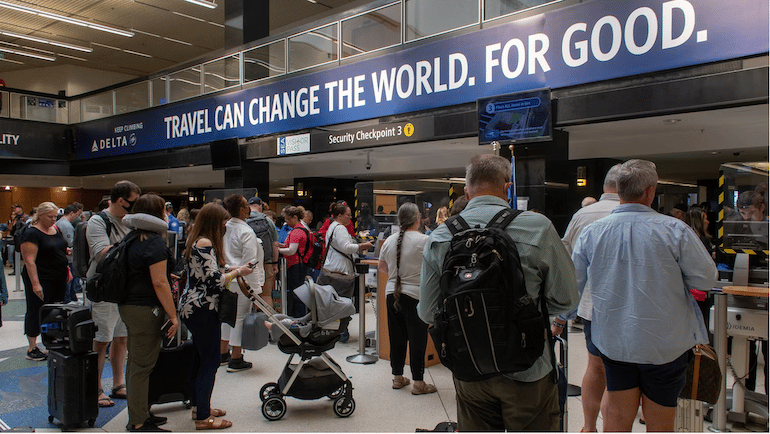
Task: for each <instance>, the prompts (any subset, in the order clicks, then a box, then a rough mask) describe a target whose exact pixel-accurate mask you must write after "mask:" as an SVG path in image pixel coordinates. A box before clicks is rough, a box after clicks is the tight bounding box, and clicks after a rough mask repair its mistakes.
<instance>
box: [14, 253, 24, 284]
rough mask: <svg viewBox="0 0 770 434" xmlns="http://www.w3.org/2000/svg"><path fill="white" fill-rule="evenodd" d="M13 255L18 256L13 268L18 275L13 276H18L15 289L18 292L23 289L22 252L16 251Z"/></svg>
mask: <svg viewBox="0 0 770 434" xmlns="http://www.w3.org/2000/svg"><path fill="white" fill-rule="evenodd" d="M13 255H14V257H15V258H16V259H15V260H14V261H13V268H14V271H15V273H16V275H15V276H13V277H15V278H16V289H15V291H16V292H20V291H22V289H21V252H17V251H14V252H13Z"/></svg>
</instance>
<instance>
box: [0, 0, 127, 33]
mask: <svg viewBox="0 0 770 434" xmlns="http://www.w3.org/2000/svg"><path fill="white" fill-rule="evenodd" d="M0 7H1V8H6V9H12V10H15V11H20V12H26V13H28V14H32V15H38V16H41V17H44V18H49V19H52V20H56V21H62V22H65V23H69V24H74V25H77V26H82V27H88V28H91V29H95V30H101V31H103V32H109V33H113V34H115V35H120V36H126V37H129V38H130V37H132V36H134V33H133V32H128V31H126V30H123V29H118V28H116V27H110V26H105V25H103V24H97V23H94V22H90V21H85V20H81V19H78V18H73V17H67V16H64V15H61V14H57V13H53V12H49V11H45V10H42V9H37V8H31V7H27V6H23V5H19V4H16V3H11V2H7V1H5V0H0Z"/></svg>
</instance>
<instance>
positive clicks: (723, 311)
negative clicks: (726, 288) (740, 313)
mask: <svg viewBox="0 0 770 434" xmlns="http://www.w3.org/2000/svg"><path fill="white" fill-rule="evenodd" d="M714 347H715V348H714V349H715V350H716V353H717V359H718V360H719V370H720V371H722V384H721V386H722V391H721V392H720V394H719V399H717V403H716V405H714V412H713V417H712V420H713V421H714V423H713V424H712V426H711V427H709V430H710V431H714V432H726V431H730V430H728V429H727V397H726V395H727V294H725V293H723V292H718V293H714Z"/></svg>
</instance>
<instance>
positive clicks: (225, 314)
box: [217, 288, 238, 327]
mask: <svg viewBox="0 0 770 434" xmlns="http://www.w3.org/2000/svg"><path fill="white" fill-rule="evenodd" d="M237 312H238V294H237V293H235V292H233V291H230V289H229V288H225V289H223V290H222V292H221V293H220V294H219V304H218V305H217V317H218V318H219V321H221V322H222V323H223V324H227V325H229V326H230V327H235V317H236V314H237Z"/></svg>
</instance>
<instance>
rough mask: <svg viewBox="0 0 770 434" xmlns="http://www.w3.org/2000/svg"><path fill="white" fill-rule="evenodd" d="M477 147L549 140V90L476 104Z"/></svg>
mask: <svg viewBox="0 0 770 434" xmlns="http://www.w3.org/2000/svg"><path fill="white" fill-rule="evenodd" d="M476 104H477V108H478V114H479V145H486V144H489V143H492V142H494V141H498V142H507V143H512V142H516V143H524V142H539V141H546V140H551V128H552V116H551V90H550V89H538V90H533V91H527V92H519V93H512V94H507V95H499V96H496V97H492V98H484V99H480V100H478V101H477V102H476Z"/></svg>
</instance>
